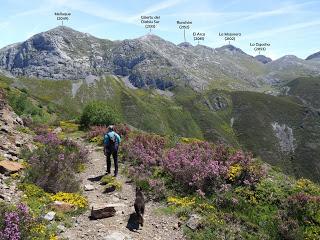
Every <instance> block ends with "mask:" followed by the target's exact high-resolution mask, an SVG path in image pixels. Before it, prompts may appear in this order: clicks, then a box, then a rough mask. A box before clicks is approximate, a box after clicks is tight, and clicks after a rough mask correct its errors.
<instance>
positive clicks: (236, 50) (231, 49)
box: [216, 44, 247, 55]
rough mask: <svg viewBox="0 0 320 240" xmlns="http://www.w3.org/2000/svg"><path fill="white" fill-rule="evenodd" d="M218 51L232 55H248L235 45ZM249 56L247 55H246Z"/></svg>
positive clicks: (225, 46) (226, 46)
mask: <svg viewBox="0 0 320 240" xmlns="http://www.w3.org/2000/svg"><path fill="white" fill-rule="evenodd" d="M216 50H217V51H218V52H223V53H232V54H235V53H240V54H246V53H245V52H243V51H242V50H241V49H240V48H237V47H235V46H233V45H230V44H229V45H224V46H222V47H220V48H216ZM246 55H247V54H246Z"/></svg>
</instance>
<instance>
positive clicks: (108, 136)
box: [103, 125, 121, 177]
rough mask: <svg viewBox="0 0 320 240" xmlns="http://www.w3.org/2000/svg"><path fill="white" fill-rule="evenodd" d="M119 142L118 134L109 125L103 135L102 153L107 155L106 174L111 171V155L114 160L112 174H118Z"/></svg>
mask: <svg viewBox="0 0 320 240" xmlns="http://www.w3.org/2000/svg"><path fill="white" fill-rule="evenodd" d="M120 142H121V138H120V136H119V135H118V134H117V133H116V132H115V131H114V127H113V126H112V125H110V126H109V127H108V131H107V132H106V133H105V135H104V139H103V144H104V155H105V156H106V157H107V174H110V173H111V155H112V157H113V160H114V176H115V177H116V176H117V175H118V149H119V145H120Z"/></svg>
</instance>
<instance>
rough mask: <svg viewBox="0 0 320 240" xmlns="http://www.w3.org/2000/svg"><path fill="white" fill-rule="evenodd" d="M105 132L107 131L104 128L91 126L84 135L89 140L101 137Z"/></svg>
mask: <svg viewBox="0 0 320 240" xmlns="http://www.w3.org/2000/svg"><path fill="white" fill-rule="evenodd" d="M107 130H108V129H107V127H105V126H91V127H90V129H89V131H88V133H87V135H86V138H87V139H89V140H90V139H92V138H94V137H98V136H103V135H104V134H105V133H106V132H107Z"/></svg>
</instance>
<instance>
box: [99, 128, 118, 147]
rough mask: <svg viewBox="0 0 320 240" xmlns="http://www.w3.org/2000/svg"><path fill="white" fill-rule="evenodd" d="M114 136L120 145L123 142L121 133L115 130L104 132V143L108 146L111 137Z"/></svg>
mask: <svg viewBox="0 0 320 240" xmlns="http://www.w3.org/2000/svg"><path fill="white" fill-rule="evenodd" d="M114 136H115V137H116V141H117V143H118V145H119V144H120V142H121V138H120V136H119V134H118V133H116V132H115V131H111V132H107V133H105V134H104V139H103V144H104V145H105V146H108V145H109V141H110V138H111V139H112V138H113V137H114Z"/></svg>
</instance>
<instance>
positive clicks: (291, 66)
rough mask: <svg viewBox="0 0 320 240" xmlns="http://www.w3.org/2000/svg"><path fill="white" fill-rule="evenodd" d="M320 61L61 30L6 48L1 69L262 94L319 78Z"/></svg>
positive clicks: (139, 84) (0, 53) (46, 76)
mask: <svg viewBox="0 0 320 240" xmlns="http://www.w3.org/2000/svg"><path fill="white" fill-rule="evenodd" d="M318 55H319V53H318ZM318 55H317V54H315V55H311V56H310V57H308V58H307V60H302V59H299V58H297V57H295V56H284V57H282V58H280V59H278V60H276V61H271V59H269V58H266V57H264V56H256V57H252V56H250V55H248V54H246V53H245V52H243V51H242V50H241V49H239V48H236V47H234V46H232V45H226V46H223V47H220V48H210V47H207V46H203V45H196V46H192V45H191V44H189V43H182V44H179V45H175V44H173V43H171V42H168V41H166V40H164V39H162V38H160V37H158V36H155V35H146V36H143V37H140V38H137V39H132V40H123V41H110V40H105V39H99V38H96V37H94V36H91V35H90V34H87V33H82V32H78V31H75V30H73V29H71V28H68V27H63V26H59V27H56V28H54V29H52V30H49V31H47V32H42V33H39V34H36V35H34V36H33V37H31V38H30V39H28V40H26V41H25V42H22V43H16V44H12V45H9V46H7V47H5V48H2V49H1V50H0V68H2V69H4V70H6V71H9V72H10V73H11V74H13V75H14V76H28V77H36V78H42V79H55V80H61V79H69V80H79V79H84V78H86V77H90V76H98V77H99V76H102V75H105V74H114V75H117V76H121V77H123V78H126V79H127V80H129V81H130V82H131V83H132V84H133V85H134V86H135V87H138V88H142V87H155V88H158V89H162V90H164V89H170V88H172V87H173V86H176V85H188V86H191V87H192V88H193V89H196V90H202V89H208V88H211V87H214V88H219V89H231V90H248V89H249V90H254V91H255V90H257V91H258V90H260V89H264V88H265V87H268V86H270V85H274V84H278V83H286V82H287V81H289V80H293V79H294V78H297V77H304V76H319V75H320V62H319V61H314V60H315V59H317V58H319V56H318Z"/></svg>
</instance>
